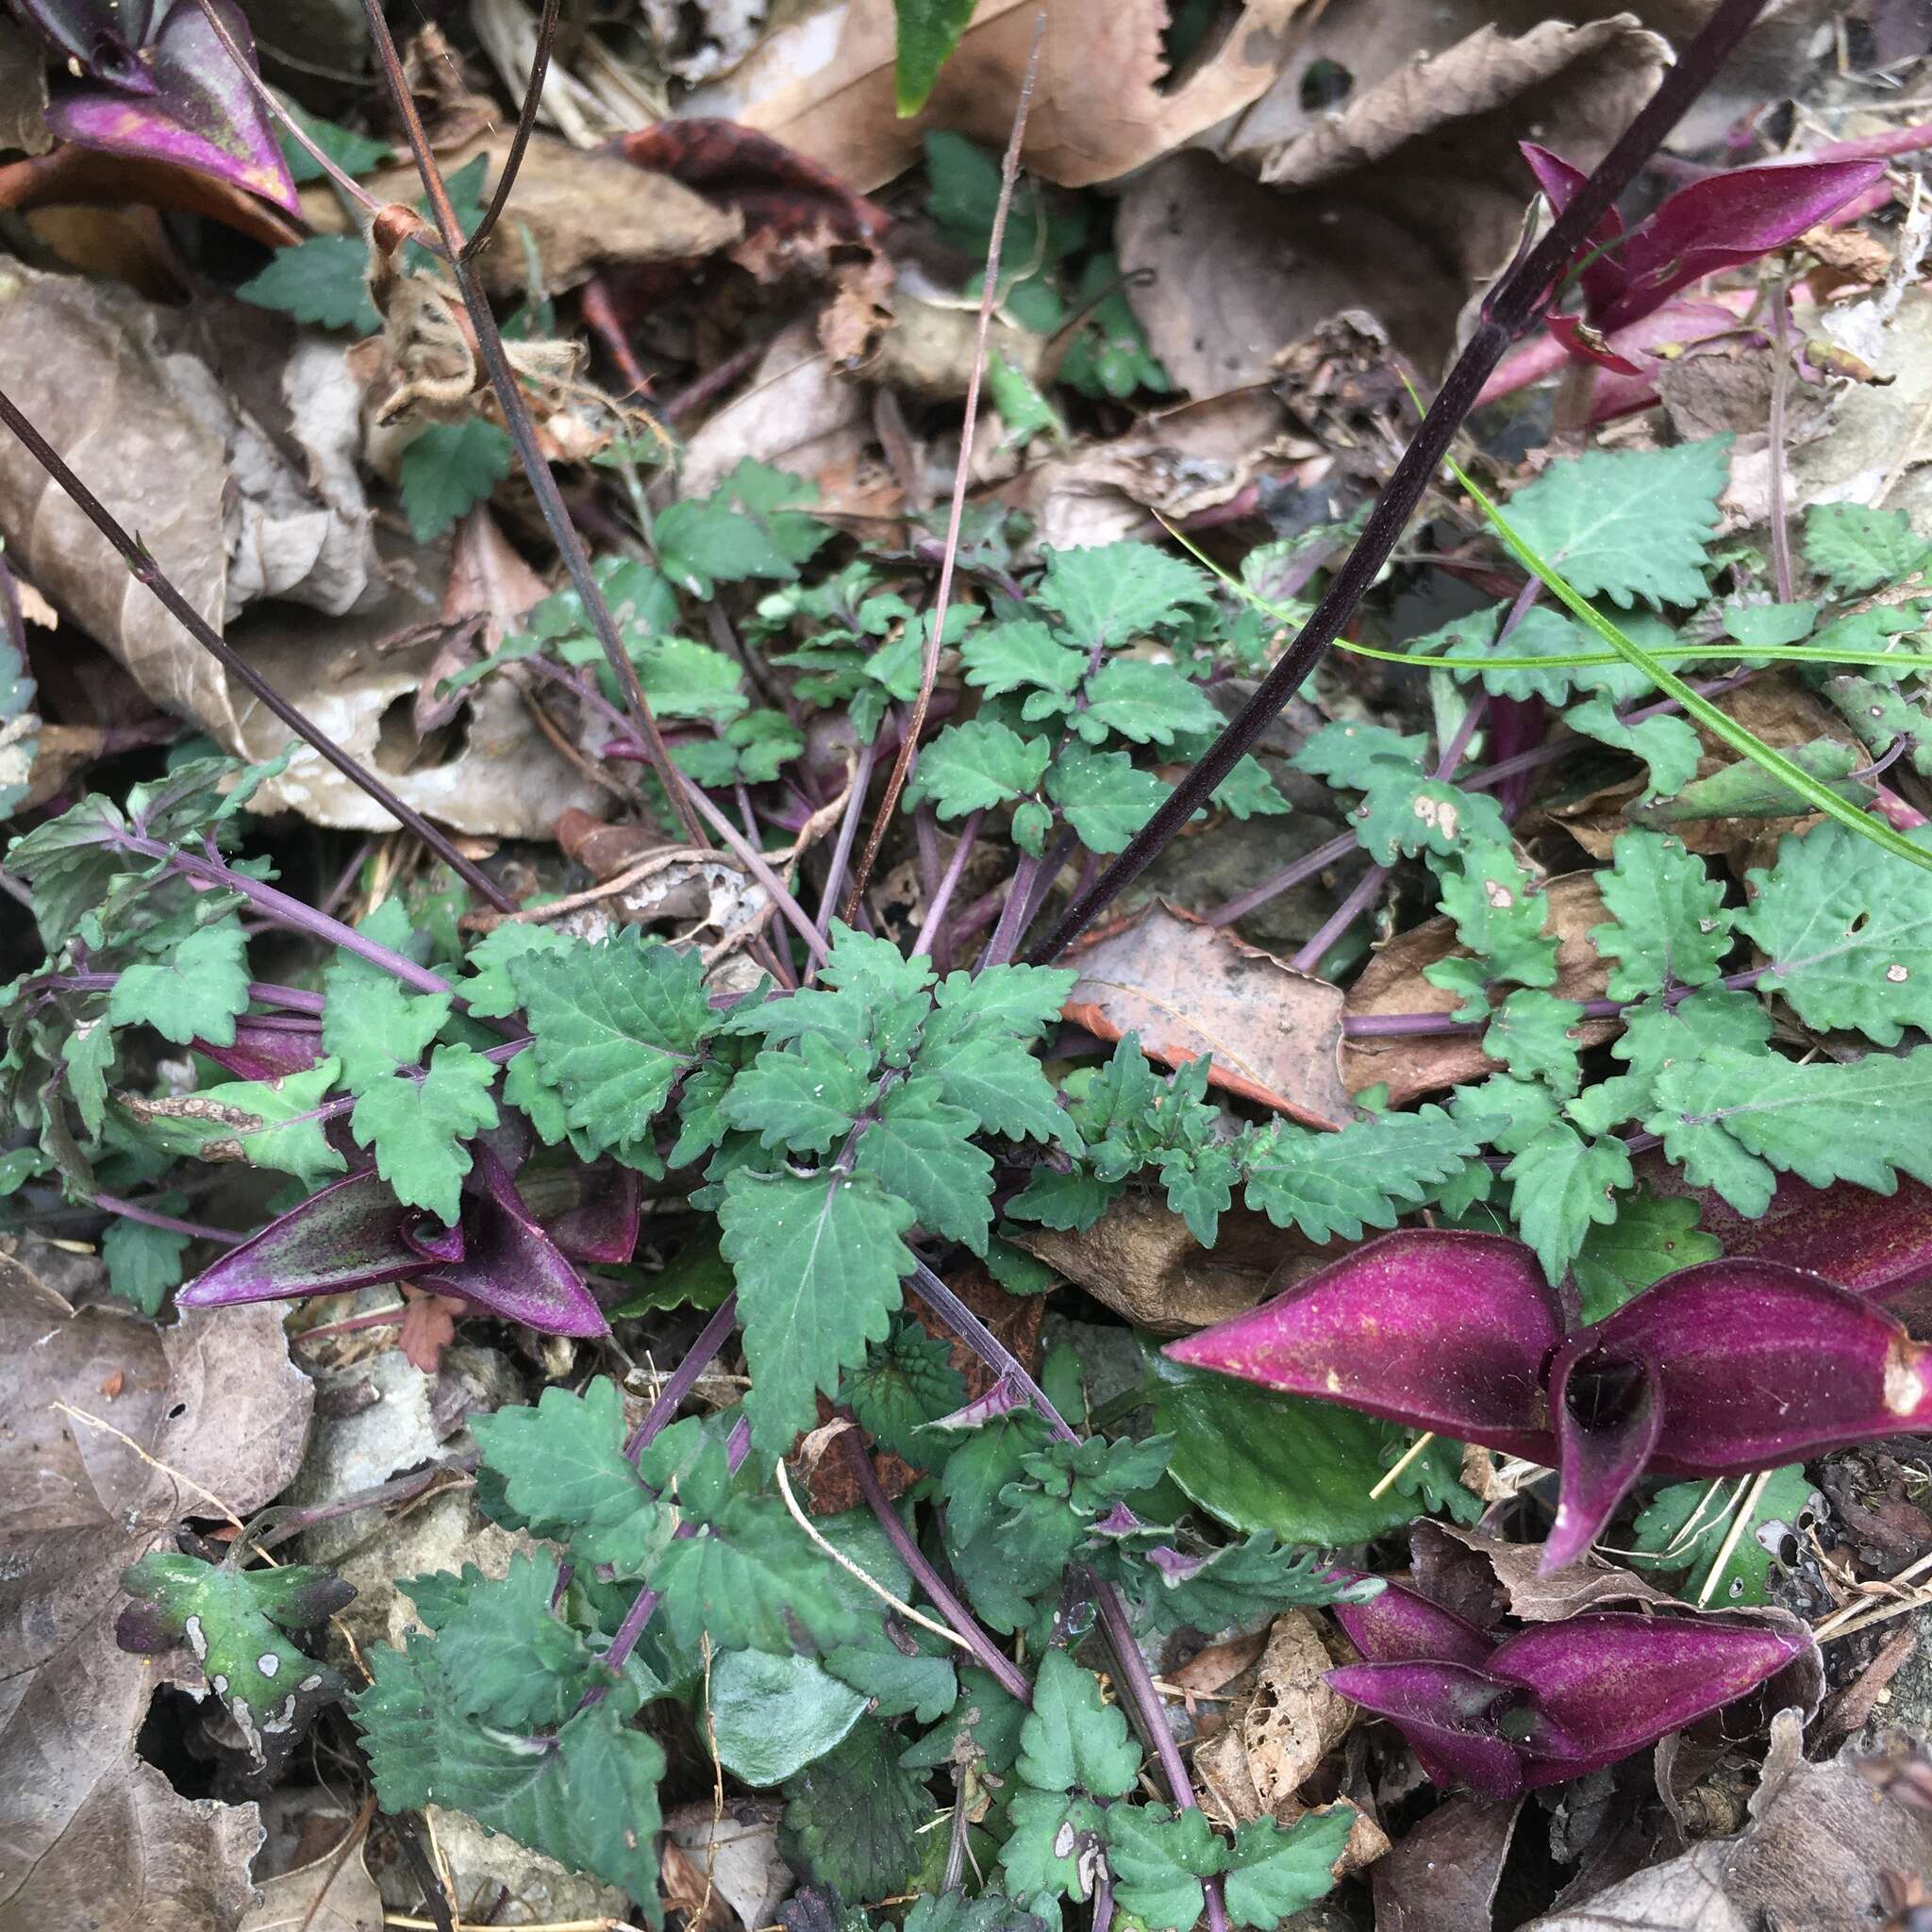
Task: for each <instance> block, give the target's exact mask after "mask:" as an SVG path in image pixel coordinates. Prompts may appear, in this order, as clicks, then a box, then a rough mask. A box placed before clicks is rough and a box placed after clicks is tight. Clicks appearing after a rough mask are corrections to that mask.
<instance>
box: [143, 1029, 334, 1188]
mask: <svg viewBox="0 0 1932 1932" xmlns="http://www.w3.org/2000/svg"><path fill="white" fill-rule="evenodd" d="M340 1070H341V1061H340V1060H337V1059H333V1058H330V1059H325V1060H320V1061H318V1062H317V1063H316V1064H315V1065H314V1066H312V1067H309V1068H307V1069H306V1070H305V1071H303V1072H302V1073H299V1074H283V1075H282V1076H281V1078H280V1079H278V1080H229V1081H224V1082H223V1083H222V1084H221V1085H219V1086H215V1087H204V1088H203V1089H202V1090H201V1091H199V1092H197V1093H184V1094H171V1095H164V1096H163V1097H162V1098H160V1099H158V1100H143V1099H142V1098H140V1097H139V1096H137V1095H134V1094H121V1095H119V1096H117V1098H116V1101H115V1106H116V1108H118V1110H119V1111H120V1113H121V1115H122V1117H123V1119H124V1120H125V1121H127V1122H128V1123H130V1124H131V1125H132V1127H133V1130H134V1133H135V1135H136V1136H137V1138H138V1139H139V1140H140V1141H142V1143H143V1144H144V1145H146V1146H149V1147H155V1148H158V1149H159V1150H161V1151H162V1152H164V1153H168V1154H174V1155H179V1156H182V1157H185V1158H188V1159H191V1160H211V1161H221V1160H245V1161H246V1162H247V1163H248V1164H249V1165H250V1166H251V1167H271V1168H275V1169H277V1170H279V1172H281V1173H283V1174H293V1175H294V1176H295V1178H296V1179H297V1180H299V1181H302V1182H304V1183H306V1184H307V1185H308V1186H309V1187H314V1186H315V1185H316V1184H317V1183H319V1182H320V1181H321V1180H322V1179H323V1177H324V1176H325V1175H326V1174H341V1173H344V1172H345V1171H346V1170H347V1168H348V1164H349V1163H348V1162H347V1161H346V1160H345V1159H344V1158H342V1156H341V1154H340V1153H338V1152H337V1151H336V1149H335V1148H333V1147H331V1146H330V1145H329V1142H328V1135H327V1133H326V1132H325V1129H324V1124H323V1122H322V1121H321V1120H320V1119H318V1118H317V1109H318V1108H320V1107H321V1106H322V1101H323V1095H324V1094H325V1093H326V1092H327V1091H328V1090H329V1089H330V1088H331V1087H333V1086H334V1085H335V1083H336V1076H337V1074H338V1073H339V1071H340Z"/></svg>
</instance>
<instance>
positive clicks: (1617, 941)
mask: <svg viewBox="0 0 1932 1932" xmlns="http://www.w3.org/2000/svg"><path fill="white" fill-rule="evenodd" d="M1614 851H1615V856H1616V864H1615V866H1614V867H1613V868H1612V869H1611V870H1610V871H1608V872H1601V873H1599V874H1597V885H1598V887H1599V888H1600V890H1601V891H1602V893H1603V901H1604V909H1605V910H1606V911H1607V912H1608V913H1609V914H1610V916H1611V918H1612V919H1613V920H1614V921H1615V924H1611V925H1599V926H1593V927H1592V928H1591V935H1590V937H1591V943H1592V944H1593V945H1594V946H1595V947H1596V949H1597V952H1598V953H1599V954H1600V955H1601V956H1602V957H1603V958H1607V959H1614V960H1616V961H1617V962H1618V963H1617V964H1616V965H1615V966H1614V967H1612V969H1611V971H1610V978H1609V994H1610V997H1611V998H1612V999H1616V1000H1634V999H1641V998H1642V997H1643V995H1644V994H1645V993H1651V992H1662V991H1664V990H1665V989H1666V988H1667V987H1669V986H1671V985H1673V984H1675V985H1678V986H1706V985H1708V984H1709V982H1710V981H1711V980H1713V979H1715V978H1717V977H1718V973H1719V967H1720V964H1721V962H1722V961H1723V959H1724V955H1725V954H1726V953H1728V952H1729V951H1730V949H1731V944H1732V940H1731V914H1730V911H1729V909H1728V908H1726V906H1725V905H1724V887H1723V885H1722V884H1721V883H1720V882H1719V881H1718V880H1716V879H1714V878H1712V877H1711V875H1710V874H1709V873H1708V872H1707V871H1706V870H1705V865H1704V861H1703V859H1701V858H1698V857H1697V856H1696V855H1695V854H1694V853H1692V852H1691V851H1689V850H1687V849H1686V847H1685V845H1684V842H1683V841H1682V840H1680V839H1673V838H1667V837H1665V836H1664V835H1662V834H1660V833H1657V832H1641V831H1631V832H1622V833H1619V834H1618V837H1617V842H1616V845H1615V847H1614Z"/></svg>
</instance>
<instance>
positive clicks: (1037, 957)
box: [1028, 0, 1765, 964]
mask: <svg viewBox="0 0 1932 1932" xmlns="http://www.w3.org/2000/svg"><path fill="white" fill-rule="evenodd" d="M1764 5H1765V0H1721V4H1720V5H1719V6H1718V8H1716V10H1715V11H1714V12H1713V13H1712V14H1711V16H1710V18H1709V20H1708V21H1707V23H1706V25H1704V27H1703V29H1702V30H1701V31H1700V32H1699V33H1698V35H1697V37H1696V38H1695V39H1694V40H1693V41H1692V42H1691V44H1690V45H1689V46H1688V47H1687V48H1686V49H1685V50H1684V53H1683V55H1682V57H1681V58H1679V60H1678V61H1677V63H1676V65H1675V66H1674V67H1672V68H1670V69H1669V70H1668V71H1667V72H1666V74H1665V75H1664V78H1663V81H1662V84H1661V85H1660V86H1659V87H1658V89H1657V92H1656V93H1655V94H1653V95H1652V96H1651V98H1650V100H1649V102H1648V103H1647V104H1646V105H1645V106H1644V108H1642V110H1641V112H1640V113H1639V114H1638V116H1637V118H1636V119H1635V120H1634V121H1632V122H1631V124H1630V125H1629V126H1628V127H1627V128H1625V129H1624V133H1623V135H1622V136H1621V138H1620V139H1619V140H1618V142H1617V143H1616V145H1615V146H1613V147H1612V148H1611V149H1610V151H1609V153H1608V154H1607V156H1605V158H1604V159H1603V160H1602V161H1601V162H1600V163H1599V164H1598V166H1597V168H1596V170H1595V172H1594V173H1593V174H1592V175H1591V176H1590V178H1589V180H1587V181H1586V182H1585V183H1584V184H1583V186H1582V187H1581V188H1580V189H1578V190H1577V192H1576V194H1575V196H1574V198H1573V199H1572V201H1571V202H1570V204H1569V206H1568V207H1567V208H1564V209H1563V211H1562V212H1561V213H1560V214H1559V215H1557V218H1556V220H1555V221H1554V222H1553V223H1552V224H1551V225H1550V229H1549V232H1548V233H1547V234H1546V235H1545V236H1544V237H1543V239H1542V240H1541V242H1539V243H1538V244H1537V245H1536V247H1535V248H1533V249H1531V250H1530V251H1529V253H1528V255H1527V256H1526V257H1525V258H1524V259H1523V260H1522V261H1520V262H1519V263H1518V264H1517V266H1516V267H1515V268H1514V269H1512V270H1511V271H1510V273H1509V274H1508V275H1505V276H1504V278H1503V280H1502V281H1501V282H1499V283H1498V284H1497V285H1496V287H1495V288H1494V289H1493V290H1492V291H1491V293H1490V296H1489V299H1488V300H1487V301H1486V302H1485V303H1484V305H1483V315H1482V320H1481V321H1480V322H1479V323H1478V324H1477V325H1476V327H1475V329H1474V333H1473V334H1472V335H1471V337H1470V340H1469V342H1468V345H1467V346H1466V347H1465V348H1464V350H1463V352H1462V354H1461V355H1460V356H1458V357H1457V359H1456V364H1455V367H1454V368H1452V369H1451V370H1450V372H1449V375H1448V376H1447V377H1446V379H1445V380H1444V381H1443V384H1442V387H1441V390H1439V391H1437V394H1436V399H1435V401H1434V402H1433V403H1431V404H1430V406H1429V408H1428V413H1427V414H1426V415H1424V418H1423V420H1422V423H1421V425H1419V426H1418V428H1417V430H1416V432H1415V435H1414V436H1413V437H1412V438H1411V439H1410V441H1409V445H1408V448H1407V450H1406V451H1405V452H1404V453H1403V457H1402V460H1401V461H1400V462H1399V463H1398V464H1397V465H1396V467H1395V472H1394V475H1391V477H1390V479H1389V482H1388V484H1387V485H1386V487H1385V488H1384V489H1383V491H1382V494H1381V496H1380V497H1379V498H1378V499H1377V501H1376V504H1375V508H1374V513H1373V514H1372V515H1371V516H1370V518H1369V523H1368V526H1367V528H1366V529H1365V530H1364V531H1363V532H1362V535H1361V538H1360V540H1359V541H1357V544H1356V546H1355V548H1354V549H1353V550H1351V551H1350V552H1349V554H1348V556H1347V558H1346V559H1345V560H1344V561H1343V563H1342V565H1341V569H1340V570H1339V571H1338V572H1337V573H1336V574H1335V577H1334V579H1333V581H1332V582H1331V583H1330V585H1329V587H1328V591H1327V593H1326V594H1325V595H1324V597H1323V599H1322V601H1321V603H1320V604H1319V605H1318V606H1317V607H1316V608H1315V611H1314V613H1313V615H1312V616H1310V618H1309V619H1308V621H1307V624H1306V625H1303V627H1302V629H1301V632H1300V634H1299V635H1298V636H1297V637H1296V638H1295V641H1294V642H1293V643H1292V644H1291V645H1290V646H1289V648H1288V649H1287V650H1286V651H1285V652H1284V653H1283V654H1282V656H1281V658H1279V659H1278V661H1277V662H1276V663H1275V665H1274V669H1273V670H1271V671H1270V672H1269V674H1268V675H1267V676H1266V677H1265V678H1263V679H1262V681H1261V683H1260V685H1259V686H1258V687H1257V690H1256V691H1255V694H1254V696H1253V697H1251V698H1250V699H1249V700H1248V702H1247V703H1246V704H1245V705H1243V706H1242V707H1241V711H1240V712H1239V714H1238V715H1237V716H1236V717H1235V718H1234V719H1233V720H1232V721H1231V722H1230V723H1229V724H1228V725H1227V727H1226V728H1225V729H1224V731H1223V732H1222V734H1221V736H1220V737H1219V738H1217V739H1216V740H1215V741H1214V742H1213V744H1212V745H1210V746H1209V747H1208V750H1207V752H1206V753H1204V754H1203V755H1202V757H1201V758H1199V759H1197V760H1196V762H1195V763H1194V765H1193V767H1192V768H1191V770H1190V771H1189V772H1188V774H1187V775H1186V776H1185V777H1184V778H1183V779H1182V780H1181V782H1180V783H1179V784H1178V785H1176V786H1175V787H1174V791H1173V792H1172V793H1170V794H1169V796H1168V797H1167V798H1166V799H1165V800H1164V801H1163V802H1162V804H1161V806H1160V808H1159V809H1158V810H1157V811H1156V812H1155V813H1154V815H1153V816H1152V817H1151V818H1150V819H1149V820H1148V821H1147V824H1145V825H1144V826H1142V827H1141V831H1140V832H1139V833H1138V834H1137V835H1136V836H1135V838H1134V839H1133V841H1131V842H1130V843H1129V844H1128V846H1127V849H1126V850H1125V851H1124V852H1123V853H1122V854H1121V855H1120V857H1119V858H1116V859H1115V860H1114V861H1113V863H1112V864H1111V865H1110V866H1108V869H1107V871H1106V872H1105V873H1103V874H1101V876H1100V878H1099V879H1098V880H1097V881H1096V882H1095V883H1094V885H1093V887H1092V889H1091V891H1087V892H1084V893H1082V894H1081V895H1080V897H1079V898H1078V899H1077V900H1075V901H1074V904H1073V905H1072V906H1071V907H1069V908H1067V910H1066V911H1065V912H1064V913H1063V914H1062V915H1061V917H1060V919H1059V921H1058V924H1056V925H1055V926H1054V928H1053V929H1052V931H1051V932H1049V933H1048V934H1047V936H1046V937H1045V939H1043V940H1042V941H1041V942H1040V944H1039V945H1037V946H1036V947H1034V948H1033V950H1032V952H1031V953H1030V954H1029V955H1028V957H1029V958H1031V959H1032V960H1033V961H1034V962H1035V963H1036V964H1043V963H1045V962H1046V961H1049V960H1051V959H1054V958H1058V956H1059V955H1060V954H1061V953H1062V952H1064V951H1065V950H1066V948H1067V947H1068V946H1069V945H1071V944H1072V943H1073V941H1074V940H1075V939H1076V938H1077V937H1078V936H1079V935H1080V934H1081V933H1082V932H1084V931H1085V930H1086V929H1087V927H1088V926H1089V925H1091V924H1092V922H1093V921H1094V920H1095V919H1096V918H1097V917H1098V916H1099V915H1100V913H1102V912H1103V911H1104V910H1105V909H1106V908H1108V906H1109V905H1110V904H1111V903H1112V902H1113V900H1114V899H1115V898H1116V897H1118V896H1119V894H1120V893H1121V892H1122V891H1124V890H1125V888H1126V887H1127V886H1129V885H1131V884H1132V883H1133V881H1134V880H1135V879H1136V878H1138V877H1139V876H1140V875H1141V873H1142V872H1143V871H1145V869H1146V868H1147V866H1148V864H1149V863H1150V862H1151V861H1152V860H1153V858H1154V857H1155V855H1156V854H1157V853H1158V852H1159V851H1160V850H1161V849H1162V847H1163V846H1165V845H1166V844H1167V843H1168V841H1170V840H1171V839H1173V838H1174V835H1175V834H1176V833H1177V832H1178V831H1179V830H1180V829H1181V827H1182V826H1183V825H1185V824H1187V823H1188V822H1189V820H1190V819H1191V818H1192V817H1193V815H1194V813H1195V812H1196V811H1198V810H1199V809H1200V808H1202V807H1203V806H1205V805H1206V804H1207V803H1208V799H1209V797H1210V796H1211V795H1212V794H1213V792H1214V791H1215V789H1216V788H1217V787H1218V786H1219V785H1220V784H1221V783H1222V782H1223V780H1224V779H1225V778H1226V776H1227V774H1229V772H1231V771H1232V770H1233V769H1234V766H1235V763H1236V761H1237V760H1238V759H1239V758H1241V757H1243V756H1244V755H1245V754H1246V753H1248V752H1249V751H1252V750H1253V749H1254V746H1255V743H1256V741H1257V740H1258V739H1259V738H1260V736H1261V734H1262V732H1264V731H1265V730H1266V729H1267V728H1268V725H1269V724H1270V723H1271V722H1272V721H1273V719H1274V716H1275V714H1276V713H1277V712H1278V711H1279V710H1280V709H1281V708H1282V707H1283V706H1284V705H1285V704H1286V703H1287V702H1288V700H1289V699H1290V698H1291V697H1292V696H1293V694H1294V693H1295V691H1298V690H1299V689H1300V688H1301V686H1302V684H1303V682H1304V681H1305V680H1306V679H1307V676H1308V674H1309V673H1310V672H1312V671H1313V670H1314V668H1315V666H1316V665H1317V664H1318V663H1320V662H1321V660H1322V658H1323V657H1324V655H1325V654H1326V652H1327V650H1328V647H1329V646H1330V645H1331V644H1332V643H1333V642H1334V641H1335V640H1336V638H1337V637H1339V636H1340V635H1341V627H1342V625H1344V624H1346V623H1347V622H1348V619H1349V618H1350V617H1351V616H1352V615H1353V614H1354V611H1355V608H1356V606H1357V604H1358V603H1359V602H1360V601H1361V598H1362V594H1363V592H1364V591H1367V590H1368V588H1369V586H1370V585H1371V584H1372V583H1373V582H1374V579H1375V577H1376V576H1377V575H1379V574H1380V572H1381V569H1382V566H1383V565H1384V563H1386V562H1387V561H1388V558H1389V554H1390V552H1391V551H1392V550H1393V549H1394V547H1395V545H1396V543H1397V541H1399V540H1400V538H1401V536H1402V533H1403V531H1404V529H1405V528H1407V524H1408V520H1409V518H1410V516H1412V515H1413V514H1414V511H1415V508H1416V506H1417V504H1419V503H1420V502H1421V501H1422V498H1423V493H1424V491H1426V490H1427V489H1428V488H1429V486H1430V484H1431V483H1432V482H1433V481H1434V479H1435V476H1436V474H1437V471H1438V470H1439V469H1440V467H1441V460H1442V458H1443V457H1444V456H1445V455H1446V454H1447V453H1448V450H1449V445H1450V442H1451V441H1452V440H1453V439H1454V437H1455V435H1456V432H1457V428H1459V427H1460V425H1461V424H1462V420H1463V418H1464V417H1465V416H1467V415H1468V413H1469V411H1470V410H1471V408H1474V403H1475V399H1476V396H1477V394H1478V393H1479V391H1481V389H1482V387H1483V384H1484V383H1485V382H1486V381H1487V380H1488V379H1489V376H1490V375H1491V372H1492V371H1493V370H1494V369H1495V367H1496V364H1497V363H1498V362H1499V361H1501V360H1502V358H1503V353H1504V351H1505V350H1506V349H1507V347H1508V346H1509V344H1510V343H1511V342H1513V341H1517V340H1518V339H1519V338H1520V337H1522V336H1523V335H1524V334H1525V333H1526V332H1527V331H1528V329H1529V328H1530V327H1531V326H1532V325H1534V323H1535V321H1536V319H1537V317H1538V316H1539V315H1540V314H1541V311H1542V308H1543V307H1544V305H1545V303H1546V302H1547V300H1548V297H1549V293H1550V291H1551V290H1552V289H1553V288H1554V287H1555V286H1556V284H1557V281H1558V279H1559V278H1560V277H1561V275H1563V273H1564V271H1565V269H1566V268H1567V266H1568V265H1569V262H1570V260H1571V258H1572V257H1573V256H1574V254H1575V253H1576V251H1577V249H1578V248H1579V247H1581V246H1582V245H1584V244H1585V242H1586V241H1587V239H1588V237H1589V236H1590V234H1591V231H1592V230H1593V229H1594V227H1595V226H1596V224H1597V222H1598V220H1599V219H1600V218H1601V217H1602V216H1603V215H1604V214H1606V213H1607V211H1608V209H1609V208H1610V207H1611V205H1612V204H1613V203H1614V202H1615V201H1616V199H1617V197H1618V196H1619V195H1620V194H1622V193H1623V192H1624V189H1625V188H1627V187H1628V186H1629V185H1630V183H1631V182H1632V181H1633V180H1634V179H1635V178H1636V176H1637V173H1638V171H1639V169H1641V167H1642V166H1643V164H1644V162H1645V161H1647V160H1648V159H1649V158H1650V156H1651V155H1652V153H1653V152H1654V151H1655V150H1656V149H1657V146H1658V145H1659V144H1660V143H1661V142H1662V141H1663V139H1664V137H1665V135H1667V134H1668V133H1669V132H1670V130H1671V129H1672V127H1674V125H1676V123H1677V121H1678V119H1679V117H1680V116H1681V115H1682V114H1683V113H1684V111H1685V110H1686V109H1687V108H1689V107H1690V106H1691V103H1692V102H1693V101H1694V100H1696V98H1697V97H1698V95H1699V94H1701V93H1702V92H1704V90H1705V88H1706V87H1707V86H1708V85H1709V83H1710V80H1711V77H1712V76H1713V75H1715V74H1716V72H1717V70H1718V69H1719V68H1720V67H1721V66H1722V65H1723V64H1724V59H1725V58H1726V57H1727V56H1728V55H1729V53H1730V51H1731V49H1732V48H1733V47H1734V46H1735V45H1736V44H1737V42H1739V41H1740V39H1741V38H1742V37H1743V34H1744V32H1745V30H1746V29H1747V28H1748V27H1749V26H1750V25H1751V24H1752V22H1753V21H1755V20H1756V19H1757V15H1758V14H1759V13H1760V12H1761V11H1762V10H1763V8H1764Z"/></svg>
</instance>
